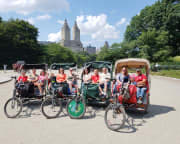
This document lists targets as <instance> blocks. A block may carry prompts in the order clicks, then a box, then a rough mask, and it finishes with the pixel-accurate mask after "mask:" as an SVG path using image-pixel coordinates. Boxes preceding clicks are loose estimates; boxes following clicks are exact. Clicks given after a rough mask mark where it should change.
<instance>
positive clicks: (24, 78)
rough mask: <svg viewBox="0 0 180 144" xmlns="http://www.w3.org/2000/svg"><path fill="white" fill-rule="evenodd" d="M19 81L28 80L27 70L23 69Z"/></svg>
mask: <svg viewBox="0 0 180 144" xmlns="http://www.w3.org/2000/svg"><path fill="white" fill-rule="evenodd" d="M18 82H28V77H27V76H26V72H25V71H24V70H23V71H22V72H21V75H20V76H19V77H18Z"/></svg>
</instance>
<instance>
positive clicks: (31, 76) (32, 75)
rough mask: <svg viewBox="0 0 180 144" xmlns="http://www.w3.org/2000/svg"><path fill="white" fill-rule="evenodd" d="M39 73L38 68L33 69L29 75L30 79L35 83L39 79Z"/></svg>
mask: <svg viewBox="0 0 180 144" xmlns="http://www.w3.org/2000/svg"><path fill="white" fill-rule="evenodd" d="M38 77H39V76H38V74H36V69H32V73H31V75H30V76H29V78H28V81H30V82H32V83H35V82H37V81H38Z"/></svg>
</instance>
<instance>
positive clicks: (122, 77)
mask: <svg viewBox="0 0 180 144" xmlns="http://www.w3.org/2000/svg"><path fill="white" fill-rule="evenodd" d="M116 80H117V84H122V83H128V82H129V81H130V76H129V74H128V70H127V68H126V67H123V68H122V70H121V73H119V74H117V76H116Z"/></svg>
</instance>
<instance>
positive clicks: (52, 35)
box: [48, 31, 61, 42]
mask: <svg viewBox="0 0 180 144" xmlns="http://www.w3.org/2000/svg"><path fill="white" fill-rule="evenodd" d="M60 39H61V31H59V32H57V33H50V34H49V35H48V41H50V42H58V41H59V40H60Z"/></svg>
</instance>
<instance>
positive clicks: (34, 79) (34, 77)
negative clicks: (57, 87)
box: [17, 68, 77, 95]
mask: <svg viewBox="0 0 180 144" xmlns="http://www.w3.org/2000/svg"><path fill="white" fill-rule="evenodd" d="M75 76H76V74H75V73H74V72H73V69H72V68H70V69H69V73H68V75H67V74H65V73H64V69H63V68H60V69H59V71H58V74H57V75H54V74H53V73H51V75H50V77H49V75H48V73H47V72H46V71H44V70H42V71H41V72H40V75H38V74H37V73H36V69H32V71H31V74H30V75H29V76H27V75H26V71H24V70H22V71H21V75H20V76H19V77H18V79H17V81H18V82H24V83H27V82H30V83H31V84H33V85H34V86H37V87H38V89H39V92H40V95H43V86H44V85H45V81H46V80H48V85H49V86H48V88H50V87H51V81H49V79H51V78H52V77H55V78H56V82H57V83H62V82H67V83H68V85H69V88H70V92H72V88H73V87H75V88H76V89H77V79H76V78H75ZM68 79H71V80H68Z"/></svg>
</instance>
